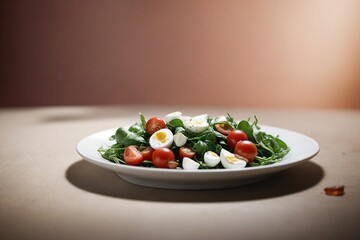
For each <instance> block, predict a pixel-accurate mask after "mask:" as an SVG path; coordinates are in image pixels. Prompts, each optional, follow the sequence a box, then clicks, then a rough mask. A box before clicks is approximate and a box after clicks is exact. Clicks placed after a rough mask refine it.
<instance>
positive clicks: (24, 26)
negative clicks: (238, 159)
mask: <svg viewBox="0 0 360 240" xmlns="http://www.w3.org/2000/svg"><path fill="white" fill-rule="evenodd" d="M0 11H1V12H0V27H1V40H0V41H1V42H0V64H1V65H0V81H1V87H0V106H32V105H70V104H76V105H78V104H126V103H149V104H151V103H155V104H185V105H189V104H199V105H204V104H207V105H213V104H215V105H235V106H244V107H253V106H259V107H336V108H337V107H347V108H348V107H350V108H359V107H360V1H357V0H337V1H336V0H326V1H325V0H324V1H319V0H314V1H290V0H288V1H287V0H278V1H270V0H269V1H257V0H256V1H245V0H240V1H221V0H219V1H204V0H201V1H158V0H155V1H131V0H125V1H124V0H123V1H121V0H118V1H110V0H108V1H100V0H98V1H91V0H89V1H55V0H54V1H25V0H19V1H10V0H9V1H1V2H0Z"/></svg>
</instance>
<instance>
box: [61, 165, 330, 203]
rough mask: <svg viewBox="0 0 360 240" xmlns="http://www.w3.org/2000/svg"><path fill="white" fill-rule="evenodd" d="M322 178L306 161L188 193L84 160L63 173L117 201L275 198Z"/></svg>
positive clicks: (224, 200)
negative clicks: (132, 179)
mask: <svg viewBox="0 0 360 240" xmlns="http://www.w3.org/2000/svg"><path fill="white" fill-rule="evenodd" d="M323 176H324V171H323V169H322V168H321V167H320V166H319V165H317V164H315V163H313V162H306V163H303V164H301V165H299V166H296V167H293V168H290V169H288V170H286V171H283V172H280V173H278V174H276V175H274V176H272V177H271V178H269V179H267V180H265V181H263V182H259V183H256V184H252V185H248V186H243V187H238V188H230V189H218V190H196V191H195V190H190V191H189V190H167V189H156V188H148V187H142V186H137V185H134V184H131V183H127V182H125V181H123V180H122V179H120V178H119V177H118V176H117V175H116V174H114V173H113V172H112V171H109V170H106V169H103V168H100V167H97V166H95V165H93V164H91V163H88V162H86V161H85V160H80V161H77V162H75V163H74V164H72V165H71V166H70V167H69V168H68V169H67V171H66V178H67V180H68V181H69V182H70V183H71V184H73V185H74V186H76V187H78V188H80V189H83V190H86V191H89V192H92V193H96V194H101V195H106V196H111V197H117V198H124V199H133V200H143V201H159V202H227V201H246V200H255V199H265V198H274V197H279V196H284V195H288V194H293V193H297V192H300V191H303V190H306V189H308V188H311V187H312V186H314V185H316V184H317V183H318V182H320V181H321V179H322V178H323Z"/></svg>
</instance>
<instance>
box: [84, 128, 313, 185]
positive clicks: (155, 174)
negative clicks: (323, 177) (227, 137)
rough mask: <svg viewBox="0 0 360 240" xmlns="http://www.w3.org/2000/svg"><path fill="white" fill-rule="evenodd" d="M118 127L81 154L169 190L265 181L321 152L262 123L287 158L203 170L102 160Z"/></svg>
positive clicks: (94, 138) (87, 142) (87, 143)
mask: <svg viewBox="0 0 360 240" xmlns="http://www.w3.org/2000/svg"><path fill="white" fill-rule="evenodd" d="M115 131H116V128H114V129H109V130H106V131H102V132H98V133H95V134H92V135H90V136H88V137H85V138H84V139H82V140H81V141H80V142H79V143H78V145H77V151H78V153H79V154H80V155H81V156H82V157H83V158H84V159H85V160H87V161H89V162H90V163H93V164H95V165H97V166H99V167H103V168H106V169H109V170H112V171H114V172H116V173H117V174H118V175H119V176H120V178H121V179H123V180H125V181H127V182H130V183H133V184H137V185H142V186H147V187H154V188H168V189H218V188H230V187H237V186H242V185H247V184H251V183H255V182H258V181H261V180H264V179H266V178H268V177H269V176H271V175H272V174H274V173H277V172H280V171H282V170H285V169H287V168H290V167H293V166H295V165H298V164H300V163H303V162H305V161H307V160H310V159H311V158H312V157H314V156H315V155H316V154H317V153H318V152H319V145H318V143H317V142H316V141H315V140H314V139H312V138H310V137H308V136H305V135H303V134H300V133H297V132H293V131H289V130H286V129H281V128H275V127H269V126H261V131H264V132H266V133H269V134H272V135H279V136H280V139H282V140H283V141H285V142H286V143H287V144H288V146H289V147H290V149H291V150H290V152H289V153H288V154H287V155H286V156H285V158H284V159H283V160H281V161H279V162H277V163H275V164H272V165H267V166H259V167H249V168H243V169H202V170H195V171H184V170H176V169H158V168H146V167H136V166H127V165H121V164H115V163H112V162H110V161H108V160H106V159H103V158H102V157H101V155H100V154H99V153H98V151H97V150H98V149H99V147H100V146H104V147H107V146H111V145H112V144H113V143H114V142H111V141H109V140H108V139H109V137H110V136H111V135H113V134H114V133H115Z"/></svg>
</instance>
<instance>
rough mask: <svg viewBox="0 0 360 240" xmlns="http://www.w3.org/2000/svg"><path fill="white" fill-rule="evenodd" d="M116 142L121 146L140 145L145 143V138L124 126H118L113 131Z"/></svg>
mask: <svg viewBox="0 0 360 240" xmlns="http://www.w3.org/2000/svg"><path fill="white" fill-rule="evenodd" d="M115 138H116V142H117V143H118V144H119V145H120V146H122V147H127V146H130V145H136V146H140V145H141V144H146V143H147V142H146V141H145V139H144V138H143V137H141V136H139V135H137V134H136V133H133V132H130V131H128V130H125V129H124V128H118V130H117V131H116V133H115Z"/></svg>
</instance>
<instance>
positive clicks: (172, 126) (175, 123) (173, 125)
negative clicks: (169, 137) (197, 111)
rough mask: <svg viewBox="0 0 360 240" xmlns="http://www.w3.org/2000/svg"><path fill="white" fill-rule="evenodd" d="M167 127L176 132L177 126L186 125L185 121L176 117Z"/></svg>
mask: <svg viewBox="0 0 360 240" xmlns="http://www.w3.org/2000/svg"><path fill="white" fill-rule="evenodd" d="M166 127H167V128H169V129H170V131H172V132H174V131H175V129H176V128H180V127H184V123H183V121H182V120H180V119H178V118H175V119H173V120H171V121H170V122H168V123H167V124H166Z"/></svg>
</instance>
